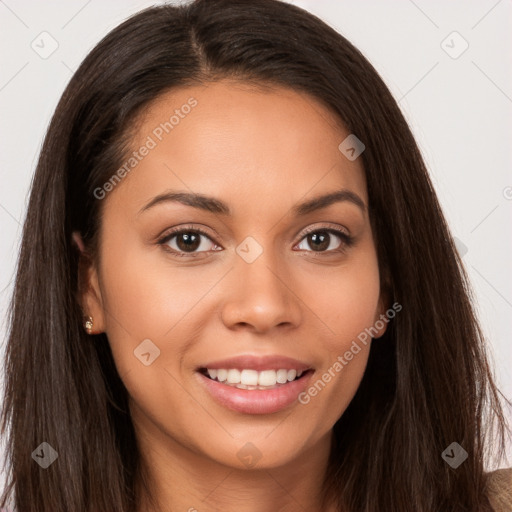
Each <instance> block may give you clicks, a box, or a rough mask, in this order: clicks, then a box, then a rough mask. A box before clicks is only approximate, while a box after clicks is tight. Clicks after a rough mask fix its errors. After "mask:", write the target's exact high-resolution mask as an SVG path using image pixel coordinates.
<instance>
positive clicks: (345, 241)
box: [157, 226, 354, 258]
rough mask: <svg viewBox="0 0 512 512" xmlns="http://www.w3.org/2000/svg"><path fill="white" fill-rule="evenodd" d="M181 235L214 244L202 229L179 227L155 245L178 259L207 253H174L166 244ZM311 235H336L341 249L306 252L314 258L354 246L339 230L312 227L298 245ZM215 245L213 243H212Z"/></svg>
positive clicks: (350, 239)
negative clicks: (193, 236)
mask: <svg viewBox="0 0 512 512" xmlns="http://www.w3.org/2000/svg"><path fill="white" fill-rule="evenodd" d="M182 233H194V234H197V233H199V234H201V235H203V236H205V237H206V238H208V239H209V240H210V241H212V242H214V241H213V240H212V239H211V236H210V235H209V233H207V232H206V231H204V230H203V229H201V228H199V227H192V226H191V227H187V226H185V227H181V228H176V229H173V230H172V231H169V232H168V233H166V234H165V235H164V236H163V237H161V238H160V239H159V240H158V241H157V243H158V244H159V245H161V246H162V247H163V249H164V250H166V251H168V252H170V253H171V254H172V255H173V256H178V257H190V258H195V257H197V256H199V255H201V254H203V253H205V252H209V251H200V252H194V253H190V252H189V253H187V252H178V251H176V250H175V249H171V248H170V247H169V246H168V245H167V243H168V242H169V241H170V240H171V239H172V238H174V237H175V236H177V235H180V234H182ZM311 233H329V234H333V235H336V236H338V237H339V238H340V239H341V242H342V243H341V247H340V248H338V249H331V250H330V251H320V252H317V251H307V252H312V253H314V254H315V256H317V255H318V256H321V255H322V254H334V253H344V252H345V251H346V249H348V248H349V247H351V246H352V245H353V244H354V239H353V238H352V237H351V236H350V235H347V234H346V233H345V232H344V231H341V230H338V229H334V228H321V227H320V228H318V227H312V228H306V230H305V231H304V232H303V233H302V237H301V239H300V240H299V243H300V242H302V240H303V239H304V238H306V237H307V236H308V235H310V234H311ZM214 243H215V242H214ZM213 252H217V251H213Z"/></svg>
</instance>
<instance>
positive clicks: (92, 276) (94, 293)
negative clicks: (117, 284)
mask: <svg viewBox="0 0 512 512" xmlns="http://www.w3.org/2000/svg"><path fill="white" fill-rule="evenodd" d="M72 238H73V242H74V245H75V247H76V248H77V249H78V251H79V259H78V297H77V298H78V302H79V304H80V306H81V308H82V311H83V314H84V316H90V317H92V319H93V327H92V332H91V334H99V333H101V332H104V331H105V314H104V308H103V300H102V297H101V289H100V285H99V278H98V270H97V268H96V265H95V264H94V262H93V260H92V258H91V257H90V255H89V254H88V252H87V249H86V247H85V245H84V243H83V240H82V237H81V235H80V233H79V232H78V231H73V233H72Z"/></svg>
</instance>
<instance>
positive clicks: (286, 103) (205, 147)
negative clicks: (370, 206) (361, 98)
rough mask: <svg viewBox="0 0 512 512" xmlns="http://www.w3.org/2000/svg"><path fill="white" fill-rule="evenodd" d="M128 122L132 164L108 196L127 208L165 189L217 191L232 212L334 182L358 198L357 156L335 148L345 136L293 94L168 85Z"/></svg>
mask: <svg viewBox="0 0 512 512" xmlns="http://www.w3.org/2000/svg"><path fill="white" fill-rule="evenodd" d="M135 128H136V129H135V136H134V138H133V141H132V144H131V148H130V154H131V151H133V152H135V153H138V154H137V157H136V160H137V161H136V162H132V163H134V164H135V165H134V166H133V167H131V168H130V171H129V172H128V173H127V174H126V178H124V179H123V182H122V183H121V185H122V186H117V187H116V189H115V190H114V192H113V193H112V196H113V197H112V199H114V197H118V199H120V198H121V196H122V198H123V203H124V204H125V205H127V204H129V205H132V206H133V208H137V209H138V208H140V207H142V206H143V204H144V203H145V202H147V200H149V199H151V197H152V196H154V195H156V194H160V193H162V192H164V191H165V190H168V189H173V190H175V189H180V190H188V191H190V192H196V193H205V194H208V195H214V196H217V197H221V198H222V199H223V200H224V201H226V202H228V203H230V204H231V205H233V210H234V211H235V212H236V211H237V210H238V211H239V212H240V213H242V211H243V207H244V205H245V206H249V205H250V206H251V209H252V211H253V212H254V206H255V204H256V203H259V204H260V205H268V204H269V203H272V202H274V203H275V202H278V203H279V202H281V204H282V206H283V207H284V206H285V203H286V205H287V204H288V202H286V201H288V198H289V199H290V200H291V201H292V202H296V201H299V200H301V199H302V200H304V199H306V198H307V197H308V196H310V195H318V194H320V193H324V192H326V191H327V192H329V191H332V190H333V189H339V188H347V189H350V190H353V191H354V192H356V193H358V194H359V195H360V196H361V197H362V199H363V200H364V201H365V202H367V193H366V182H365V176H364V170H363V167H362V163H361V159H360V158H359V159H357V160H355V161H349V160H348V159H347V158H345V156H344V155H343V154H342V153H341V152H340V150H339V149H338V146H339V145H340V143H341V142H342V141H343V140H344V139H345V138H346V137H347V136H348V135H349V132H348V131H347V130H346V129H345V128H344V126H343V125H342V123H341V122H340V121H339V119H338V118H337V117H336V116H335V115H334V114H333V113H332V112H331V111H330V110H329V109H327V108H326V107H325V106H323V105H322V104H321V103H320V102H319V101H317V100H316V99H315V98H313V97H312V96H310V95H307V94H305V93H302V92H298V91H295V90H292V89H288V88H285V87H278V86H264V87H261V86H255V85H254V84H249V83H243V82H235V81H229V80H223V81H220V82H214V83H207V84H204V85H197V86H191V87H185V88H180V89H175V90H172V91H170V92H168V93H165V94H163V95H161V96H160V97H158V98H157V99H156V100H154V101H153V102H152V103H151V104H150V105H149V106H148V107H147V108H146V109H145V110H144V112H143V113H142V115H141V116H140V117H139V119H138V120H137V123H136V125H135ZM142 148H149V149H145V150H143V151H141V150H142ZM142 153H144V156H141V154H142ZM129 157H130V155H127V162H128V158H129ZM133 158H135V157H133V156H132V159H133ZM123 163H126V162H123ZM128 167H130V166H128ZM285 197H286V201H284V199H285ZM128 198H129V201H128V202H126V201H124V199H128ZM113 202H114V203H115V201H113ZM262 207H263V206H262Z"/></svg>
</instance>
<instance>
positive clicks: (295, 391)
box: [197, 371, 313, 414]
mask: <svg viewBox="0 0 512 512" xmlns="http://www.w3.org/2000/svg"><path fill="white" fill-rule="evenodd" d="M312 374H313V372H312V371H308V372H306V373H304V374H303V376H302V377H301V378H299V379H297V380H294V381H292V382H288V383H287V384H283V385H281V386H278V387H277V388H274V389H254V390H246V389H238V388H235V387H233V386H228V385H226V384H222V383H220V382H219V381H217V380H212V379H209V378H208V377H206V375H203V374H202V373H200V372H197V375H199V378H200V380H201V383H202V385H204V386H205V387H206V389H207V391H208V392H209V393H210V394H211V395H212V396H213V398H214V399H215V400H217V402H219V403H220V404H221V405H223V406H224V407H227V408H228V409H231V410H233V411H237V412H241V413H244V414H271V413H273V412H279V411H282V410H283V409H285V408H286V407H289V406H290V405H292V404H293V403H294V402H295V401H296V400H297V397H298V396H299V394H300V393H302V392H303V391H304V390H305V389H306V387H307V385H308V382H309V380H310V378H311V375H312Z"/></svg>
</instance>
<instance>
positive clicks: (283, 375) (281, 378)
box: [276, 370, 288, 384]
mask: <svg viewBox="0 0 512 512" xmlns="http://www.w3.org/2000/svg"><path fill="white" fill-rule="evenodd" d="M276 376H277V382H279V384H286V381H287V380H288V370H277V374H276Z"/></svg>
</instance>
